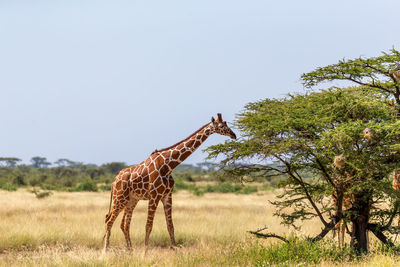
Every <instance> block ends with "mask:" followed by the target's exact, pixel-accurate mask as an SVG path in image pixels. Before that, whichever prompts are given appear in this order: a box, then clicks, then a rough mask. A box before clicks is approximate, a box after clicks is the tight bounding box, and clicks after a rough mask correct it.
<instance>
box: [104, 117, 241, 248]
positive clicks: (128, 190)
mask: <svg viewBox="0 0 400 267" xmlns="http://www.w3.org/2000/svg"><path fill="white" fill-rule="evenodd" d="M213 133H218V134H221V135H226V136H229V137H231V138H232V139H236V135H235V133H234V132H233V131H232V130H231V129H230V128H229V127H228V125H227V124H226V121H224V120H223V119H222V115H221V114H220V113H218V115H217V119H214V117H212V118H211V122H209V123H207V124H206V125H204V126H203V127H201V128H200V129H199V130H197V131H196V132H194V133H193V134H191V135H190V136H189V137H187V138H186V139H184V140H182V141H180V142H178V143H176V144H174V145H172V146H170V147H167V148H164V149H160V150H157V149H156V150H154V151H153V152H152V153H151V155H150V156H149V157H148V158H147V159H145V160H144V161H143V162H141V163H139V164H138V165H135V166H131V167H129V168H126V169H123V170H121V171H120V172H119V174H118V175H117V176H116V177H115V179H114V182H113V183H112V187H111V198H110V208H109V212H108V214H107V215H106V219H105V224H106V235H105V239H104V251H106V250H107V248H108V246H109V240H110V234H111V228H112V225H113V223H114V221H115V219H116V218H117V216H118V214H119V213H120V212H121V211H122V210H123V211H124V215H123V217H122V220H121V230H122V232H123V233H124V235H125V240H126V246H127V247H128V248H131V247H132V244H131V239H130V235H129V226H130V222H131V218H132V212H133V210H134V209H135V207H136V204H137V203H138V202H139V200H148V201H149V204H148V214H147V223H146V236H145V246H146V248H147V247H148V243H149V236H150V233H151V230H152V227H153V219H154V214H155V211H156V209H157V206H158V203H159V202H160V201H161V202H162V203H163V205H164V213H165V219H166V222H167V229H168V233H169V235H170V238H171V243H172V246H176V245H177V244H176V241H175V236H174V225H173V222H172V189H173V187H174V179H173V178H172V176H171V172H172V170H173V169H175V168H176V167H177V166H178V165H179V164H180V163H182V162H183V161H184V160H185V159H186V158H187V157H189V156H190V155H191V154H192V153H193V152H194V151H195V150H196V149H197V148H198V147H199V146H200V145H201V144H202V143H203V142H204V141H205V140H206V139H207V138H208V137H209V136H210V135H211V134H213Z"/></svg>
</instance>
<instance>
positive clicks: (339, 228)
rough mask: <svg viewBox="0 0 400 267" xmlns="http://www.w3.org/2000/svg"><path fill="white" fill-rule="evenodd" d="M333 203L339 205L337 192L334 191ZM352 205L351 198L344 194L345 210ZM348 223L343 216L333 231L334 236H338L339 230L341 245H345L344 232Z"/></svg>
mask: <svg viewBox="0 0 400 267" xmlns="http://www.w3.org/2000/svg"><path fill="white" fill-rule="evenodd" d="M331 197H332V200H333V204H334V205H337V194H336V192H333V194H332V195H331ZM351 207H352V203H351V199H350V198H349V197H348V196H343V208H344V210H345V211H348V210H350V209H351ZM346 227H347V223H346V221H345V220H344V219H343V218H341V219H340V221H339V222H338V223H337V224H336V225H335V228H334V232H333V237H335V236H336V231H337V237H338V243H339V247H343V246H344V234H345V231H346Z"/></svg>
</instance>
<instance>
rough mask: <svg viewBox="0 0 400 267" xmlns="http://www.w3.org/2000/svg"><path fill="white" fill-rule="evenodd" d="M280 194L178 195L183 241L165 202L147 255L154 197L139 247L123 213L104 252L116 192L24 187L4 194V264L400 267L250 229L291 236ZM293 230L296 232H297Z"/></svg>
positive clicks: (135, 226) (141, 216) (0, 199)
mask: <svg viewBox="0 0 400 267" xmlns="http://www.w3.org/2000/svg"><path fill="white" fill-rule="evenodd" d="M275 193H276V192H274V191H273V190H271V191H261V192H258V193H252V194H232V193H229V194H223V193H206V194H204V195H202V196H196V195H194V194H193V193H191V192H188V191H179V192H176V193H175V194H174V196H173V197H174V202H173V203H174V204H173V219H174V224H175V234H176V238H177V242H178V243H179V245H180V246H181V248H178V249H176V250H171V249H170V248H169V246H170V240H169V236H168V232H167V229H166V224H165V219H164V213H163V209H162V205H160V206H159V208H158V210H157V213H156V217H155V222H154V227H153V232H152V234H151V237H150V249H149V250H148V251H147V253H146V254H145V251H144V233H145V221H146V216H147V202H145V201H141V202H139V204H138V206H137V207H136V209H135V211H134V213H133V218H132V223H131V238H132V243H133V250H132V251H127V250H126V249H125V241H124V237H123V234H122V231H121V230H120V229H119V223H120V219H121V217H122V216H121V215H120V216H119V218H118V219H117V221H116V223H115V224H114V227H113V229H112V234H111V244H110V245H111V246H110V251H109V252H107V254H103V253H102V246H103V243H102V238H103V235H104V215H105V214H106V213H107V210H108V204H109V193H108V192H53V193H52V195H51V196H49V197H47V198H43V199H38V198H36V197H35V195H34V194H32V193H31V192H29V191H28V190H26V189H24V188H22V189H19V190H17V191H13V192H8V191H0V218H1V220H0V231H1V235H0V265H1V266H38V265H40V266H291V265H299V264H300V265H302V264H303V265H310V264H316V265H321V266H331V265H338V266H342V265H343V264H345V265H347V266H397V262H398V261H399V260H400V257H399V256H393V255H394V253H392V252H390V251H385V250H383V249H379V248H378V246H379V245H378V244H377V243H376V242H375V239H374V238H372V241H371V246H372V247H376V249H372V250H373V251H374V252H373V253H371V254H370V255H369V256H364V257H361V258H357V257H355V256H352V255H351V253H349V252H347V251H346V249H344V250H339V252H334V251H335V250H334V249H333V248H334V247H335V246H336V245H335V244H336V240H335V241H333V240H334V239H333V238H332V236H331V234H329V235H328V236H327V237H326V238H325V241H323V242H320V243H318V244H317V245H314V244H310V243H306V242H300V243H297V244H296V245H292V246H290V248H289V247H288V246H285V245H284V243H283V242H281V241H278V240H277V239H267V240H264V239H257V238H255V237H254V236H252V235H251V234H249V233H248V232H247V231H248V230H256V229H257V228H258V227H261V226H264V225H266V226H267V227H268V231H270V232H274V233H277V234H280V235H290V230H289V229H288V228H286V227H284V226H282V225H280V224H279V220H278V219H277V218H275V217H273V216H272V215H273V212H274V207H273V206H272V205H271V204H269V202H268V201H269V200H273V199H274V196H275ZM320 229H321V224H320V223H319V222H318V221H316V220H315V221H311V222H306V223H305V224H304V225H303V227H302V228H301V231H296V232H295V233H296V234H300V235H301V234H310V235H313V234H316V233H318V232H319V231H320ZM292 231H293V230H292Z"/></svg>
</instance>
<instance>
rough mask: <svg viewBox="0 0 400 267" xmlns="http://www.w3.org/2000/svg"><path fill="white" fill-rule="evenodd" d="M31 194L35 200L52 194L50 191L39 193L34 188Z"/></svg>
mask: <svg viewBox="0 0 400 267" xmlns="http://www.w3.org/2000/svg"><path fill="white" fill-rule="evenodd" d="M31 192H32V193H33V194H34V195H35V197H36V198H37V199H42V198H46V197H49V196H50V195H51V194H52V193H51V192H50V191H39V190H37V189H36V188H34V189H33V190H32V191H31Z"/></svg>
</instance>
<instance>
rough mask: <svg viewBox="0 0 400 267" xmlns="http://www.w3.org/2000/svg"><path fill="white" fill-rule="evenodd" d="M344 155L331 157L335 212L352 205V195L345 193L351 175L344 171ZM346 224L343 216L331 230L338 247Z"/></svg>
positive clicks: (342, 244)
mask: <svg viewBox="0 0 400 267" xmlns="http://www.w3.org/2000/svg"><path fill="white" fill-rule="evenodd" d="M346 160H347V159H346V157H345V156H343V155H340V156H335V158H334V159H333V168H334V170H335V174H334V180H333V183H334V185H335V189H336V190H335V191H334V192H333V194H332V195H331V197H332V200H333V204H334V205H335V206H336V213H338V212H339V210H340V212H342V211H343V208H344V210H345V211H348V210H350V209H351V207H352V197H351V196H348V195H347V194H346V191H347V189H348V188H349V187H350V185H351V183H352V182H351V176H350V174H349V173H348V172H347V171H345V170H344V169H343V168H344V166H345V164H346ZM338 195H340V196H341V201H339V199H338ZM346 227H347V224H346V221H345V218H343V215H342V218H341V219H340V220H339V221H338V222H337V223H336V225H335V227H334V231H333V237H335V235H336V231H337V236H338V243H339V247H343V246H344V235H345V230H346Z"/></svg>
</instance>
